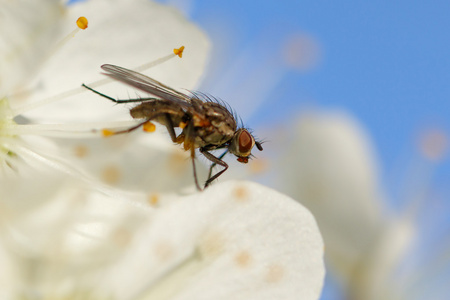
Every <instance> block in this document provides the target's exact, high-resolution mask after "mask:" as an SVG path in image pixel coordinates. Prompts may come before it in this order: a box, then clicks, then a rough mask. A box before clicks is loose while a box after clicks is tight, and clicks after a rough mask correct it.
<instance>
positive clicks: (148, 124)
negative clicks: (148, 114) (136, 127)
mask: <svg viewBox="0 0 450 300" xmlns="http://www.w3.org/2000/svg"><path fill="white" fill-rule="evenodd" d="M142 129H143V130H144V131H145V132H155V130H156V126H155V124H153V123H152V122H150V121H148V122H146V123H144V125H143V126H142Z"/></svg>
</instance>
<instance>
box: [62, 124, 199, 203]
mask: <svg viewBox="0 0 450 300" xmlns="http://www.w3.org/2000/svg"><path fill="white" fill-rule="evenodd" d="M166 131H167V130H166V129H165V128H163V127H158V130H157V131H156V132H153V133H145V132H142V130H138V132H134V133H130V134H124V135H117V136H112V137H108V138H100V137H99V138H97V139H71V140H67V139H62V140H57V141H58V145H59V147H60V149H61V150H62V151H61V152H60V156H61V155H62V156H64V157H65V158H66V159H68V160H71V161H72V164H74V165H76V166H77V167H79V168H82V169H83V170H86V171H87V172H89V173H90V174H91V175H92V176H93V177H94V178H97V179H100V181H102V182H103V183H106V184H108V185H111V186H114V187H117V188H121V189H126V190H139V191H142V192H146V193H148V195H149V197H152V196H156V194H159V193H164V192H178V191H180V190H181V189H184V188H186V187H192V188H193V187H194V176H193V170H192V162H191V159H190V155H189V152H186V151H183V150H182V147H180V146H179V145H174V144H173V143H172V141H171V140H170V137H169V135H168V134H167V132H166ZM196 169H197V172H198V177H199V182H200V183H201V184H202V183H203V182H204V181H206V176H207V175H206V170H205V167H204V164H202V160H201V159H197V160H196Z"/></svg>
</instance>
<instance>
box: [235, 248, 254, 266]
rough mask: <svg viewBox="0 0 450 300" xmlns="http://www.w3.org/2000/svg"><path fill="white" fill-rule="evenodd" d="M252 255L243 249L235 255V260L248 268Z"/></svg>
mask: <svg viewBox="0 0 450 300" xmlns="http://www.w3.org/2000/svg"><path fill="white" fill-rule="evenodd" d="M251 260H252V256H251V255H250V253H249V252H247V251H241V252H239V253H237V254H236V256H235V257H234V262H235V263H236V265H237V266H238V267H240V268H246V267H248V266H249V265H250V263H251Z"/></svg>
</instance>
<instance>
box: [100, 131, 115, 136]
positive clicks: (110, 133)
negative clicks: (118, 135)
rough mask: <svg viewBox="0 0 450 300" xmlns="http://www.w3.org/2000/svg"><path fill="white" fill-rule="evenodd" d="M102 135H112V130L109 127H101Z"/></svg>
mask: <svg viewBox="0 0 450 300" xmlns="http://www.w3.org/2000/svg"><path fill="white" fill-rule="evenodd" d="M102 135H103V136H104V137H109V136H112V135H114V131H111V130H109V129H102Z"/></svg>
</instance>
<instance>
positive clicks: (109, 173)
mask: <svg viewBox="0 0 450 300" xmlns="http://www.w3.org/2000/svg"><path fill="white" fill-rule="evenodd" d="M120 175H121V172H120V170H119V168H118V167H116V166H114V165H111V166H107V167H106V168H104V169H103V170H102V172H101V178H102V179H103V181H104V182H106V183H109V184H117V183H118V182H119V180H120Z"/></svg>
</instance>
